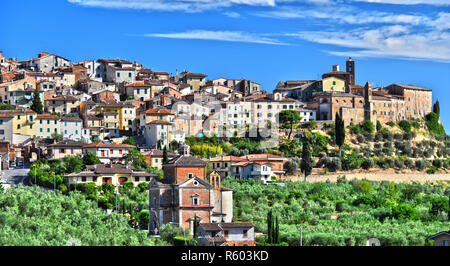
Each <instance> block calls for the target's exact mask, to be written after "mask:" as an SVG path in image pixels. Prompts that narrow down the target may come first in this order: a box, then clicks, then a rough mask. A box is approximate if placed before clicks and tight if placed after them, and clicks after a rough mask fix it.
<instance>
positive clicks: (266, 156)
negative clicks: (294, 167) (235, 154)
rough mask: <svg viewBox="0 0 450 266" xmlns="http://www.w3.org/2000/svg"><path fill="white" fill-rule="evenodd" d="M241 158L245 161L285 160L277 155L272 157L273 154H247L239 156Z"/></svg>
mask: <svg viewBox="0 0 450 266" xmlns="http://www.w3.org/2000/svg"><path fill="white" fill-rule="evenodd" d="M241 158H243V159H247V160H270V159H272V160H273V159H275V160H286V158H284V157H281V156H278V155H273V154H248V155H244V156H241Z"/></svg>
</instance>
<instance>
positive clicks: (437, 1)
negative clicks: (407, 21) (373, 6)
mask: <svg viewBox="0 0 450 266" xmlns="http://www.w3.org/2000/svg"><path fill="white" fill-rule="evenodd" d="M352 1H354V2H367V3H377V4H394V5H437V6H449V5H450V1H449V0H352Z"/></svg>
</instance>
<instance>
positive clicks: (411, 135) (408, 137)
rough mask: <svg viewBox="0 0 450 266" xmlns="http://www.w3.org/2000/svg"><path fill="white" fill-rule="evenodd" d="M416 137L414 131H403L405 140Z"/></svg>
mask: <svg viewBox="0 0 450 266" xmlns="http://www.w3.org/2000/svg"><path fill="white" fill-rule="evenodd" d="M413 138H414V132H412V131H411V132H405V133H403V140H412V139H413Z"/></svg>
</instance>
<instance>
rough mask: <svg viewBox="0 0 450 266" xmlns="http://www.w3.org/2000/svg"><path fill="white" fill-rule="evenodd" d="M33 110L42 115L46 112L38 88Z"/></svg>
mask: <svg viewBox="0 0 450 266" xmlns="http://www.w3.org/2000/svg"><path fill="white" fill-rule="evenodd" d="M30 108H31V110H33V111H35V112H36V113H38V114H42V113H43V112H44V106H43V105H42V102H41V97H40V95H39V90H38V89H37V88H36V89H35V90H34V93H33V101H32V103H31V106H30Z"/></svg>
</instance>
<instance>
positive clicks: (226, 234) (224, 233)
mask: <svg viewBox="0 0 450 266" xmlns="http://www.w3.org/2000/svg"><path fill="white" fill-rule="evenodd" d="M223 235H224V237H225V238H227V237H228V230H224V231H223Z"/></svg>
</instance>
